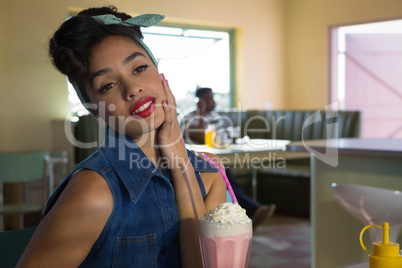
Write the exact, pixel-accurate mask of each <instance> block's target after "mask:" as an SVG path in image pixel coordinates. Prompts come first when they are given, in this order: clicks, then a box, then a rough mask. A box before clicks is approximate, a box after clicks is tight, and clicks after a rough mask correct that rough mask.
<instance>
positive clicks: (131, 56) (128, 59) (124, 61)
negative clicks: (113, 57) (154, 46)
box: [123, 51, 145, 65]
mask: <svg viewBox="0 0 402 268" xmlns="http://www.w3.org/2000/svg"><path fill="white" fill-rule="evenodd" d="M137 57H145V55H144V54H142V53H141V52H138V51H137V52H134V53H133V54H131V55H130V56H128V57H127V58H125V59H124V60H123V65H127V64H128V63H129V62H130V61H133V60H134V59H135V58H137Z"/></svg>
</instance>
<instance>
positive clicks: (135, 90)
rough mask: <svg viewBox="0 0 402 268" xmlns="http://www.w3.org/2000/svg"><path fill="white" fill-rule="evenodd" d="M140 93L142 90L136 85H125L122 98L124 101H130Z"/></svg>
mask: <svg viewBox="0 0 402 268" xmlns="http://www.w3.org/2000/svg"><path fill="white" fill-rule="evenodd" d="M141 91H142V88H141V87H140V86H139V85H136V84H135V83H131V84H128V85H126V87H125V90H124V93H123V94H124V98H125V99H126V100H131V99H132V98H134V97H135V96H137V95H138V94H139V93H140V92H141Z"/></svg>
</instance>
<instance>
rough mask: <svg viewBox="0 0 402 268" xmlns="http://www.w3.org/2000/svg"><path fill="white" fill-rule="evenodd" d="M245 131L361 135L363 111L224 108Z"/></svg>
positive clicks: (309, 136)
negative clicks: (361, 112) (233, 109)
mask: <svg viewBox="0 0 402 268" xmlns="http://www.w3.org/2000/svg"><path fill="white" fill-rule="evenodd" d="M220 114H221V115H222V116H223V117H224V118H226V120H225V121H226V122H227V124H229V125H230V124H232V125H234V126H240V127H241V135H242V136H244V135H248V136H249V137H250V138H255V139H259V138H260V139H285V140H292V141H297V140H313V139H327V138H328V139H329V138H337V137H339V138H351V137H359V135H360V112H359V111H323V110H315V111H313V110H283V111H282V110H277V111H265V110H248V111H240V112H238V111H230V112H220Z"/></svg>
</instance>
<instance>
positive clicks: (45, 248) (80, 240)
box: [17, 170, 113, 267]
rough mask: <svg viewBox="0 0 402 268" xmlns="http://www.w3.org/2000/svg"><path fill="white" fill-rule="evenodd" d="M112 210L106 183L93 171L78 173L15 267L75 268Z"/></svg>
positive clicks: (85, 254)
mask: <svg viewBox="0 0 402 268" xmlns="http://www.w3.org/2000/svg"><path fill="white" fill-rule="evenodd" d="M112 209H113V197H112V193H111V191H110V188H109V186H108V184H107V182H106V181H105V180H104V179H103V178H102V177H101V176H100V175H99V174H98V173H96V172H95V171H91V170H82V171H80V172H78V173H77V174H75V175H74V176H73V177H72V178H71V180H70V182H69V183H68V184H67V186H66V188H65V189H64V191H63V192H62V194H61V195H60V197H59V199H58V200H57V202H56V203H55V204H54V206H53V208H52V209H51V210H50V211H49V212H48V214H47V215H46V216H45V217H44V218H43V220H42V221H41V222H40V224H39V226H38V227H37V229H36V231H35V233H34V235H33V236H32V238H31V241H30V242H29V244H28V246H27V248H26V249H25V251H24V253H23V255H22V257H21V258H20V260H19V262H18V264H17V267H78V266H79V265H80V264H81V263H82V261H83V260H84V259H85V257H86V256H87V255H88V253H89V251H90V250H91V248H92V245H93V244H94V243H95V241H96V239H97V238H98V236H99V235H100V233H101V232H102V230H103V227H104V226H105V224H106V222H107V220H108V218H109V216H110V214H111V212H112Z"/></svg>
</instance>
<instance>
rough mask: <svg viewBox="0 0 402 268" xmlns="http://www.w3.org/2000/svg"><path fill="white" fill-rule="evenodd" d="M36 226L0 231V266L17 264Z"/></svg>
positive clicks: (11, 267)
mask: <svg viewBox="0 0 402 268" xmlns="http://www.w3.org/2000/svg"><path fill="white" fill-rule="evenodd" d="M35 229H36V227H30V228H25V229H18V230H12V231H6V232H0V252H1V253H0V267H2V268H13V267H15V266H16V265H17V262H18V260H19V259H20V257H21V255H22V253H23V252H24V250H25V248H26V246H27V245H28V242H29V240H30V239H31V237H32V235H33V233H34V231H35Z"/></svg>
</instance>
